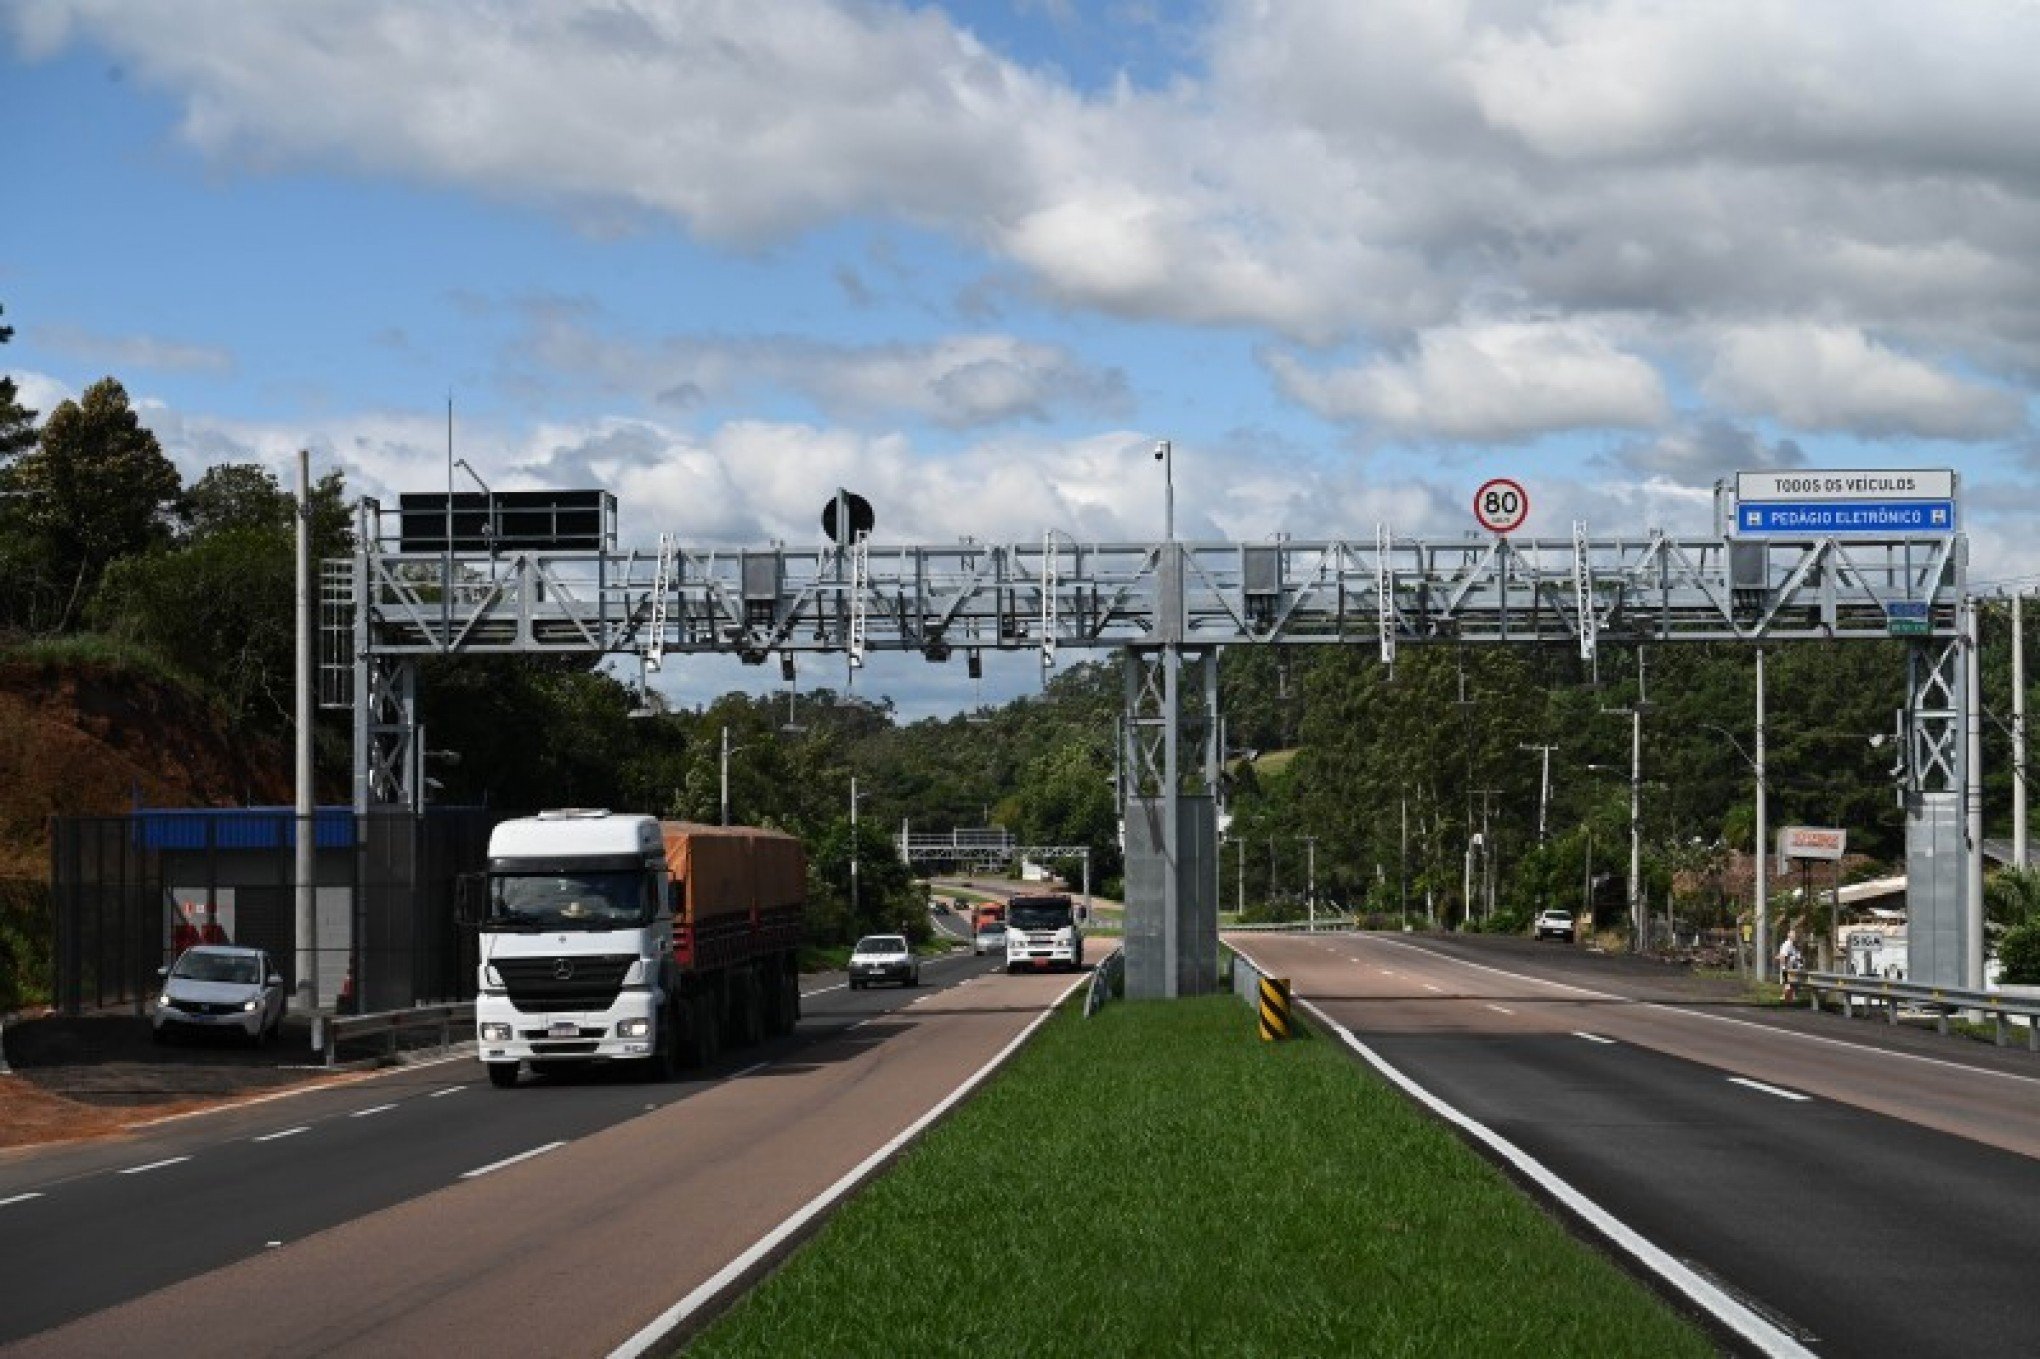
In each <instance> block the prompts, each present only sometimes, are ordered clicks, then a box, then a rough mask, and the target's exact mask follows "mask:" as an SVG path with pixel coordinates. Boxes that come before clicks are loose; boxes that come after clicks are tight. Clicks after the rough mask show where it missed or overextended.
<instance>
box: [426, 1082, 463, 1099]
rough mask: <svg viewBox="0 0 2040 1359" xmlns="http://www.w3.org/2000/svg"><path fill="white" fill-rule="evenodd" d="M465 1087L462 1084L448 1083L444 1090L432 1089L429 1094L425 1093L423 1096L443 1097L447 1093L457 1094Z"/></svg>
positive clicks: (429, 1097) (427, 1097)
mask: <svg viewBox="0 0 2040 1359" xmlns="http://www.w3.org/2000/svg"><path fill="white" fill-rule="evenodd" d="M465 1089H467V1087H466V1086H464V1085H449V1086H447V1087H446V1088H445V1089H444V1090H434V1091H433V1092H432V1093H431V1094H429V1095H427V1096H426V1097H425V1098H426V1099H445V1098H446V1097H447V1096H448V1095H458V1094H459V1093H460V1092H461V1091H463V1090H465Z"/></svg>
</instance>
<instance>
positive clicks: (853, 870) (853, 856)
mask: <svg viewBox="0 0 2040 1359" xmlns="http://www.w3.org/2000/svg"><path fill="white" fill-rule="evenodd" d="M850 923H851V924H852V925H853V926H855V927H856V928H858V929H862V928H864V927H863V926H862V925H858V924H857V776H856V775H855V774H852V775H851V776H850Z"/></svg>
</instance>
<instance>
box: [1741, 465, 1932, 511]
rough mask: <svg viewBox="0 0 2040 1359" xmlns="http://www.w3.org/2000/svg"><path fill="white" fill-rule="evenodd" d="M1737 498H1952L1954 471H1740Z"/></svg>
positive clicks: (1772, 501)
mask: <svg viewBox="0 0 2040 1359" xmlns="http://www.w3.org/2000/svg"><path fill="white" fill-rule="evenodd" d="M1735 498H1736V500H1737V501H1739V502H1744V503H1749V502H1763V503H1766V504H1778V503H1780V502H1786V503H1790V502H1795V501H1798V502H1812V503H1814V504H1821V505H1830V504H1834V503H1836V502H1840V501H1852V500H1869V501H1877V502H1880V503H1881V502H1885V501H1894V500H1953V499H1954V498H1955V473H1954V472H1953V471H1952V470H1950V469H1949V468H1946V467H1929V468H1922V469H1916V470H1912V471H1897V472H1892V471H1861V472H1813V471H1808V472H1737V473H1736V474H1735Z"/></svg>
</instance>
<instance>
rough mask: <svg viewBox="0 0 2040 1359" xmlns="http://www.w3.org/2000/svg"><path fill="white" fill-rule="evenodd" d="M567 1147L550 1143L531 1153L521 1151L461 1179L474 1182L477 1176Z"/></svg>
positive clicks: (468, 1173)
mask: <svg viewBox="0 0 2040 1359" xmlns="http://www.w3.org/2000/svg"><path fill="white" fill-rule="evenodd" d="M565 1145H567V1144H566V1143H565V1142H548V1143H546V1144H545V1145H544V1146H542V1147H533V1148H532V1149H531V1150H530V1151H520V1152H518V1153H517V1154H516V1155H515V1156H505V1157H504V1158H503V1159H502V1160H500V1161H491V1162H489V1164H487V1165H485V1166H477V1167H475V1168H474V1169H473V1170H470V1171H468V1172H466V1173H465V1174H463V1175H462V1176H461V1178H462V1179H463V1180H472V1179H474V1178H476V1177H477V1176H481V1175H487V1174H489V1173H491V1172H492V1171H497V1170H501V1169H503V1167H505V1166H514V1165H516V1164H517V1163H518V1162H519V1161H529V1160H530V1159H531V1158H532V1157H534V1156H543V1155H545V1154H546V1153H547V1152H549V1151H557V1150H559V1149H560V1148H561V1147H564V1146H565Z"/></svg>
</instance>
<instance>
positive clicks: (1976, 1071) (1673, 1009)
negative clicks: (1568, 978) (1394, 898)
mask: <svg viewBox="0 0 2040 1359" xmlns="http://www.w3.org/2000/svg"><path fill="white" fill-rule="evenodd" d="M1371 942H1375V943H1380V944H1386V945H1388V946H1389V947H1390V948H1405V949H1409V950H1410V951H1411V952H1413V953H1421V954H1423V955H1424V956H1425V957H1427V958H1437V959H1441V960H1443V961H1445V962H1448V963H1457V964H1459V965H1460V966H1461V967H1471V968H1474V969H1476V970H1478V971H1481V972H1492V973H1494V974H1495V975H1496V976H1497V977H1506V978H1508V979H1509V980H1510V981H1514V982H1525V981H1527V982H1535V983H1537V985H1539V986H1549V987H1553V988H1555V989H1556V990H1560V991H1571V992H1572V993H1574V994H1575V995H1581V996H1587V997H1589V998H1591V999H1593V1000H1613V1001H1619V1002H1621V1003H1622V1004H1624V1005H1635V1006H1637V1007H1639V1008H1641V1009H1645V1010H1658V1011H1661V1012H1663V1013H1665V1014H1668V1015H1683V1016H1685V1017H1686V1018H1688V1019H1705V1020H1711V1021H1712V1022H1714V1023H1716V1024H1735V1025H1738V1026H1740V1027H1742V1028H1745V1029H1759V1030H1762V1031H1763V1032H1765V1033H1775V1034H1779V1035H1781V1036H1783V1037H1787V1038H1798V1039H1801V1040H1803V1041H1805V1042H1808V1043H1824V1044H1826V1045H1827V1046H1828V1047H1831V1048H1847V1049H1848V1050H1849V1051H1851V1052H1861V1053H1867V1054H1870V1055H1872V1056H1879V1057H1895V1058H1898V1059H1899V1060H1901V1061H1907V1062H1924V1063H1926V1064H1927V1065H1928V1066H1944V1067H1947V1068H1948V1069H1949V1070H1951V1071H1966V1072H1968V1073H1969V1074H1970V1075H1972V1076H1995V1077H1997V1078H1998V1079H1999V1080H2006V1081H2018V1082H2020V1083H2021V1084H2023V1085H2040V1077H2036V1076H2022V1075H2020V1074H2018V1073H2017V1072H2015V1071H1997V1070H1993V1069H1992V1068H1990V1067H1987V1066H1970V1065H1969V1064H1968V1063H1966V1062H1951V1061H1949V1060H1947V1059H1946V1058H1944V1057H1923V1056H1921V1055H1920V1054H1919V1053H1916V1052H1901V1051H1899V1050H1898V1049H1896V1048H1880V1047H1876V1046H1874V1045H1872V1044H1869V1043H1857V1042H1853V1041H1851V1040H1849V1039H1846V1038H1827V1037H1824V1036H1822V1035H1821V1034H1817V1033H1801V1032H1800V1031H1799V1030H1797V1029H1788V1028H1784V1027H1783V1026H1781V1025H1777V1024H1759V1023H1758V1022H1757V1021H1755V1020H1753V1019H1737V1018H1735V1017H1734V1016H1733V1015H1718V1014H1712V1013H1710V1012H1708V1011H1706V1010H1693V1009H1688V1008H1687V1007H1685V1006H1683V1005H1679V1004H1677V1003H1676V1002H1671V1001H1660V1000H1637V999H1636V998H1635V997H1633V996H1618V995H1615V994H1614V993H1612V992H1609V991H1595V990H1591V989H1589V988H1587V987H1584V986H1572V985H1569V984H1567V983H1565V982H1555V981H1550V980H1547V979H1546V978H1543V977H1533V976H1531V975H1529V974H1528V973H1526V972H1505V971H1503V970H1502V969H1501V968H1499V967H1489V966H1488V965H1487V964H1486V963H1475V962H1469V961H1468V960H1467V959H1465V958H1455V957H1453V956H1452V955H1451V954H1449V953H1438V952H1436V951H1434V950H1432V949H1427V948H1423V947H1420V946H1419V945H1416V944H1405V943H1403V942H1402V941H1401V940H1399V939H1378V940H1374V941H1371Z"/></svg>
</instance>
